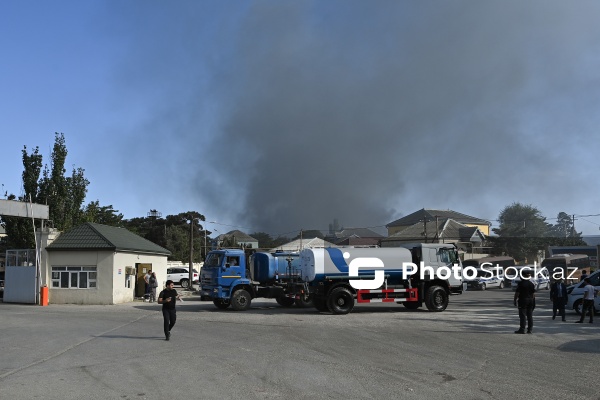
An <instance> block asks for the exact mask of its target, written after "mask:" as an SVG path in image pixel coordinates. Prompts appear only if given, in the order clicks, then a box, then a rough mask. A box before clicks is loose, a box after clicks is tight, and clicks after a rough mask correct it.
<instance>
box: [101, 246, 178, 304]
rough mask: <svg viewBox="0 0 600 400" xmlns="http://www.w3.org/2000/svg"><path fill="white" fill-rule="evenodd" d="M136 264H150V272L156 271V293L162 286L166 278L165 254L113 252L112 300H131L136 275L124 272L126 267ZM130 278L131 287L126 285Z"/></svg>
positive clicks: (125, 301) (133, 294)
mask: <svg viewBox="0 0 600 400" xmlns="http://www.w3.org/2000/svg"><path fill="white" fill-rule="evenodd" d="M136 264H152V272H155V273H156V279H157V280H158V288H157V295H158V293H159V292H160V291H161V290H162V288H163V287H164V283H165V281H166V280H167V256H160V255H150V254H136V253H115V257H114V266H113V276H112V284H113V302H114V304H117V303H127V302H130V301H133V299H134V296H135V279H136V276H135V275H133V276H129V277H128V276H127V275H126V274H125V272H126V270H127V267H131V268H134V270H135V266H136ZM128 279H129V280H130V284H131V287H130V288H128V287H126V281H127V280H128Z"/></svg>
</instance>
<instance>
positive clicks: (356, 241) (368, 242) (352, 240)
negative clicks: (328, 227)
mask: <svg viewBox="0 0 600 400" xmlns="http://www.w3.org/2000/svg"><path fill="white" fill-rule="evenodd" d="M379 240H380V238H372V237H370V238H361V237H355V236H352V237H347V238H345V239H341V240H340V241H339V242H336V244H337V245H338V246H376V245H378V244H379Z"/></svg>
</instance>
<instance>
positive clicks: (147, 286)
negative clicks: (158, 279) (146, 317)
mask: <svg viewBox="0 0 600 400" xmlns="http://www.w3.org/2000/svg"><path fill="white" fill-rule="evenodd" d="M151 276H152V274H150V270H148V272H146V275H144V284H145V291H144V300H146V301H148V299H149V298H150V277H151Z"/></svg>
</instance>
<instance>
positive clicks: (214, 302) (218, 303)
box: [213, 299, 229, 310]
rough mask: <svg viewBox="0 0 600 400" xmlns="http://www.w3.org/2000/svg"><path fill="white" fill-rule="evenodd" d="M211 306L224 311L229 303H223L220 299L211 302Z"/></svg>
mask: <svg viewBox="0 0 600 400" xmlns="http://www.w3.org/2000/svg"><path fill="white" fill-rule="evenodd" d="M213 304H214V305H215V306H217V308H220V309H221V310H224V309H226V308H227V307H229V303H228V302H225V301H223V300H221V299H214V300H213Z"/></svg>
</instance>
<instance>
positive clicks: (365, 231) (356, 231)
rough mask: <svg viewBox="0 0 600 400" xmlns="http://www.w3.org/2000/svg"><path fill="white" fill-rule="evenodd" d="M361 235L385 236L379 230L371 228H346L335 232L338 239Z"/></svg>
mask: <svg viewBox="0 0 600 400" xmlns="http://www.w3.org/2000/svg"><path fill="white" fill-rule="evenodd" d="M352 236H354V237H359V238H381V237H383V236H382V235H380V234H379V233H377V232H373V231H372V230H370V229H369V228H344V229H342V230H341V231H338V232H335V237H336V238H338V239H344V238H348V237H352Z"/></svg>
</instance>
